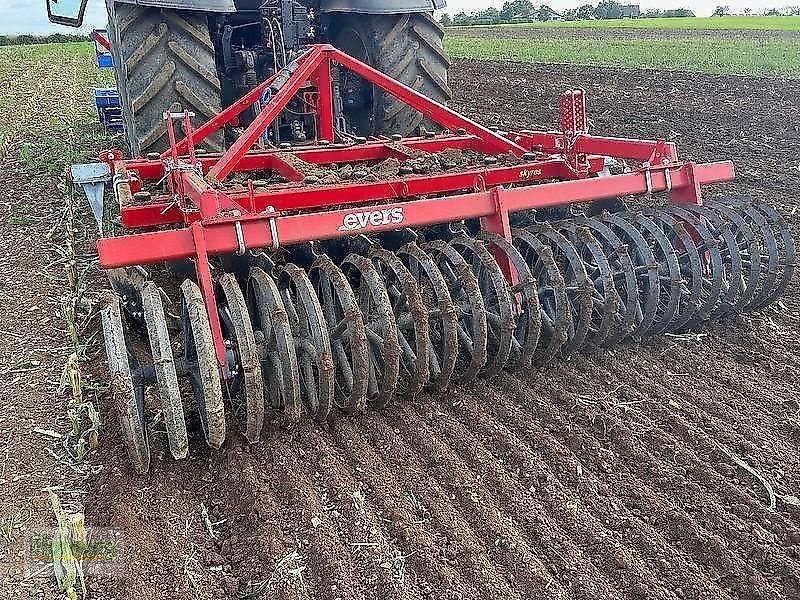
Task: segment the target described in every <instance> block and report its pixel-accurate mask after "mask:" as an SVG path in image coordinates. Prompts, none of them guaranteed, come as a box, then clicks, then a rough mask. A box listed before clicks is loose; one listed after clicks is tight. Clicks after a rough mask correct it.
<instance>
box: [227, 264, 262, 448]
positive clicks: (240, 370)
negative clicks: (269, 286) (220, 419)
mask: <svg viewBox="0 0 800 600" xmlns="http://www.w3.org/2000/svg"><path fill="white" fill-rule="evenodd" d="M217 290H218V291H217V299H218V302H219V315H220V322H221V324H222V335H223V337H224V338H225V346H226V347H227V348H228V352H229V354H230V355H232V360H229V369H230V375H231V377H230V378H229V379H226V380H225V381H224V387H225V391H226V396H227V397H228V401H229V402H230V405H231V408H232V409H233V414H234V417H235V418H236V420H237V421H238V423H239V425H240V427H241V429H242V434H243V435H244V437H245V438H247V441H248V442H250V443H255V442H257V441H258V440H259V437H260V436H261V427H262V426H263V425H264V379H263V377H262V374H261V357H260V355H259V351H258V348H257V347H256V342H255V336H254V334H253V325H252V322H251V321H250V311H248V310H247V304H246V302H245V300H244V294H243V293H242V289H241V288H240V287H239V283H238V282H237V281H236V277H235V276H234V275H233V274H232V273H223V274H222V276H221V277H220V278H219V280H218V282H217Z"/></svg>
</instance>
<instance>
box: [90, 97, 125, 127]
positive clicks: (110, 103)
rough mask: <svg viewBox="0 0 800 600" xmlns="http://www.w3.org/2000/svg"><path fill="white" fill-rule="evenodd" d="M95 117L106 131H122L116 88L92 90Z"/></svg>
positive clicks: (119, 104) (119, 103)
mask: <svg viewBox="0 0 800 600" xmlns="http://www.w3.org/2000/svg"><path fill="white" fill-rule="evenodd" d="M94 103H95V106H96V107H97V116H98V117H99V118H100V122H101V123H102V124H103V126H104V127H105V128H106V129H107V130H108V131H121V130H122V103H121V102H120V98H119V92H118V91H117V90H116V88H94Z"/></svg>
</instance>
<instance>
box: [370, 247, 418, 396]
mask: <svg viewBox="0 0 800 600" xmlns="http://www.w3.org/2000/svg"><path fill="white" fill-rule="evenodd" d="M369 257H370V259H372V263H373V264H374V265H375V268H376V269H377V271H378V273H379V274H380V276H381V277H382V279H383V283H384V285H385V286H386V291H387V293H388V294H389V302H390V303H391V305H392V313H393V314H394V318H395V323H396V324H397V341H398V342H399V344H400V375H399V378H398V381H397V393H398V394H400V395H401V396H407V397H411V398H413V397H414V396H416V395H417V394H418V393H419V392H420V391H421V390H422V388H423V387H424V386H425V385H426V384H427V383H428V366H429V361H430V355H429V351H430V345H431V340H430V332H429V329H428V311H427V310H426V309H425V304H424V303H423V302H422V296H421V294H420V292H419V288H418V287H417V281H416V279H415V278H414V276H413V275H412V274H411V272H410V271H409V270H408V268H406V266H405V265H404V264H403V261H401V260H400V257H398V256H397V255H396V254H395V253H394V252H390V251H389V250H384V249H382V248H379V247H377V246H376V247H373V248H372V250H371V251H370V254H369Z"/></svg>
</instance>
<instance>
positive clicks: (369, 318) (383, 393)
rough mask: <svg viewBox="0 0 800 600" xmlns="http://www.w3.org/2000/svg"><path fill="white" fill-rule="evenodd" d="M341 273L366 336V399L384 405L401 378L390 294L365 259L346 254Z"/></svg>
mask: <svg viewBox="0 0 800 600" xmlns="http://www.w3.org/2000/svg"><path fill="white" fill-rule="evenodd" d="M342 271H343V272H344V274H345V275H346V276H347V279H348V281H349V282H350V285H351V286H352V288H353V290H355V294H356V301H357V302H358V306H359V308H360V309H361V315H362V318H363V320H364V326H365V328H366V333H367V341H368V347H369V352H368V359H369V379H368V382H367V400H368V401H369V402H370V404H372V405H373V406H377V407H381V406H385V405H386V404H387V403H388V402H390V401H391V400H392V398H393V397H394V394H395V391H396V390H397V384H398V378H399V375H400V342H399V339H398V333H397V323H396V322H395V317H394V313H393V312H392V305H391V302H390V301H389V294H388V292H387V290H386V285H385V284H384V283H383V281H382V279H381V276H380V275H379V274H378V271H377V270H376V269H375V265H373V264H372V261H370V260H369V259H368V258H365V257H363V256H359V255H357V254H348V255H347V256H346V257H345V259H344V261H343V262H342Z"/></svg>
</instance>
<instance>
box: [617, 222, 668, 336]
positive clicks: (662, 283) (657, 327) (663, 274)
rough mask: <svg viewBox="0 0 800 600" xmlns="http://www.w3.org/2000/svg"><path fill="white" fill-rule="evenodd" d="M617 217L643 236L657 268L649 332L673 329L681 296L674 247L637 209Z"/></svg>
mask: <svg viewBox="0 0 800 600" xmlns="http://www.w3.org/2000/svg"><path fill="white" fill-rule="evenodd" d="M617 216H618V217H619V218H624V219H626V220H628V221H629V222H630V223H631V224H632V225H633V226H634V227H635V228H636V229H637V230H638V231H639V233H640V234H641V235H642V237H644V239H645V241H646V242H647V245H648V246H649V247H650V250H651V252H652V254H653V258H654V259H655V264H656V265H657V267H658V282H659V287H658V290H659V299H658V309H657V310H656V314H655V318H654V319H653V326H652V328H651V330H650V333H651V334H652V335H658V334H661V333H665V332H668V331H674V330H675V328H676V325H675V324H676V315H678V311H679V307H680V302H681V298H682V295H683V294H682V288H683V277H682V275H681V268H680V265H679V264H678V256H677V254H676V252H675V248H673V246H672V243H671V242H670V240H669V238H668V237H667V236H666V235H665V234H664V230H663V229H662V228H661V227H659V226H658V225H656V223H655V222H654V221H653V219H651V218H650V217H649V216H647V215H645V214H643V213H641V212H639V211H634V212H621V213H617Z"/></svg>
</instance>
